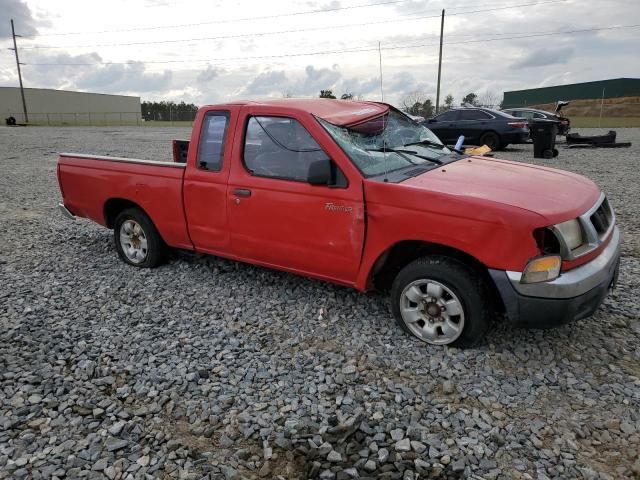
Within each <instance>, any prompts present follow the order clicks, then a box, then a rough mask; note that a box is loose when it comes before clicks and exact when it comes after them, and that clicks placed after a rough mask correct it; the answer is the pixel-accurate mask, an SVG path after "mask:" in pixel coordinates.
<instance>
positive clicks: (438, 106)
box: [436, 8, 444, 115]
mask: <svg viewBox="0 0 640 480" xmlns="http://www.w3.org/2000/svg"><path fill="white" fill-rule="evenodd" d="M443 36H444V8H443V9H442V21H441V22H440V57H439V58H438V89H437V91H436V115H437V114H438V111H439V110H440V76H441V74H442V37H443Z"/></svg>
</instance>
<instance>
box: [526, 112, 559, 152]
mask: <svg viewBox="0 0 640 480" xmlns="http://www.w3.org/2000/svg"><path fill="white" fill-rule="evenodd" d="M529 131H530V133H531V139H532V140H533V156H534V157H535V158H553V157H557V156H558V150H556V136H557V135H558V122H556V121H554V120H543V119H537V118H536V119H534V120H531V123H530V124H529Z"/></svg>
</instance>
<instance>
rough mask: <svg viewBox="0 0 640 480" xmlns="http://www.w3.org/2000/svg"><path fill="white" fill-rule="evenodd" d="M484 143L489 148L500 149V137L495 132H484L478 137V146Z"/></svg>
mask: <svg viewBox="0 0 640 480" xmlns="http://www.w3.org/2000/svg"><path fill="white" fill-rule="evenodd" d="M482 145H486V146H487V147H489V148H490V149H491V150H493V151H495V150H500V137H499V136H498V134H497V133H495V132H486V133H484V134H483V135H482V136H481V137H480V146H482Z"/></svg>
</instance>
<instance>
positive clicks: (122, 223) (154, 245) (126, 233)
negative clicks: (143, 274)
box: [113, 208, 166, 268]
mask: <svg viewBox="0 0 640 480" xmlns="http://www.w3.org/2000/svg"><path fill="white" fill-rule="evenodd" d="M113 237H114V240H115V244H116V250H117V251H118V255H119V256H120V258H121V259H122V260H124V261H125V262H126V263H128V264H129V265H133V266H135V267H140V268H153V267H156V266H158V265H160V263H162V260H164V255H165V249H166V247H165V245H164V242H163V241H162V238H161V237H160V234H159V233H158V231H157V230H156V227H155V226H154V225H153V222H151V220H150V219H149V217H147V215H146V214H145V213H144V212H142V211H141V210H139V209H137V208H128V209H126V210H123V211H122V212H121V213H120V214H119V215H118V216H117V217H116V220H115V222H114V228H113Z"/></svg>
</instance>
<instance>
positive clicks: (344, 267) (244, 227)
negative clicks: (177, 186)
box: [227, 106, 365, 285]
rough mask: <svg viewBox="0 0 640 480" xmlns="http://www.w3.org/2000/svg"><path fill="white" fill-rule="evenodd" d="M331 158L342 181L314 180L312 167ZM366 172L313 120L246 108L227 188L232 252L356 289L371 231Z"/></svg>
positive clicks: (239, 127)
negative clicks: (366, 206)
mask: <svg viewBox="0 0 640 480" xmlns="http://www.w3.org/2000/svg"><path fill="white" fill-rule="evenodd" d="M326 159H330V160H331V162H332V170H333V174H334V175H333V176H334V178H335V179H336V181H335V184H334V185H332V186H327V185H310V184H309V183H307V173H308V168H309V165H310V164H311V163H312V162H314V161H317V160H326ZM359 175H360V174H359V173H357V172H356V170H355V168H354V167H353V165H352V164H351V163H350V162H349V161H348V160H347V159H346V156H345V155H344V153H343V152H342V150H340V149H339V147H337V145H335V143H333V140H331V138H330V137H329V135H328V134H327V133H326V132H325V131H324V129H323V128H322V126H321V125H320V124H319V123H318V121H317V120H316V119H315V118H314V117H313V116H312V115H310V114H308V113H305V112H299V113H297V114H293V113H291V111H290V110H288V109H286V110H280V109H278V108H273V107H269V108H266V107H261V106H246V107H243V109H242V112H241V114H240V118H239V124H238V134H237V135H236V142H235V147H234V158H233V160H232V167H231V173H230V177H229V188H228V191H227V201H228V215H229V222H230V230H231V250H232V252H233V255H234V256H236V257H239V258H243V259H246V260H249V261H252V262H254V263H259V264H262V265H268V266H273V267H278V268H281V269H284V270H289V271H294V272H297V273H300V274H306V275H309V276H313V277H318V278H324V279H330V280H333V281H336V282H340V283H344V284H349V285H352V284H354V283H355V279H356V276H357V272H358V269H359V266H360V259H361V256H362V249H363V244H364V234H365V222H364V219H365V212H364V202H363V192H362V179H361V177H360V176H359Z"/></svg>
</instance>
